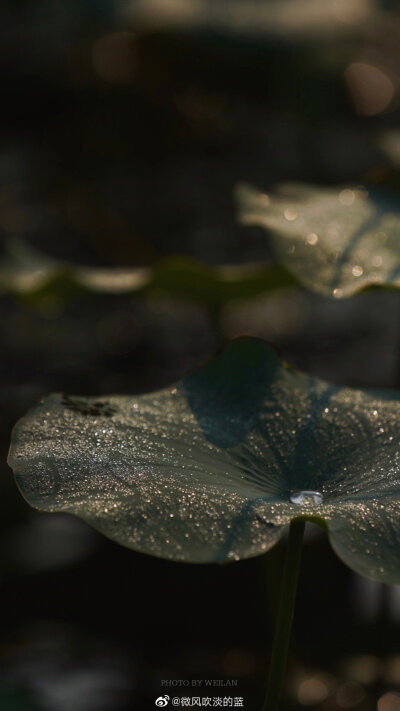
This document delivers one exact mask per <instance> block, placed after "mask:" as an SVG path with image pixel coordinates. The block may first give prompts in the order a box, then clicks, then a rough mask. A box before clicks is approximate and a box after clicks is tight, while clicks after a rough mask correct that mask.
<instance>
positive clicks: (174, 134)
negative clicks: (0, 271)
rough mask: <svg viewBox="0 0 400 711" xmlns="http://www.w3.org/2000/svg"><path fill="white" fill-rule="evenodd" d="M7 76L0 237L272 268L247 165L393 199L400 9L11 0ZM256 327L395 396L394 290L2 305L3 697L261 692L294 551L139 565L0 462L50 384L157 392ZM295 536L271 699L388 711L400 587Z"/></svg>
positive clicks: (399, 628)
mask: <svg viewBox="0 0 400 711" xmlns="http://www.w3.org/2000/svg"><path fill="white" fill-rule="evenodd" d="M0 67H1V71H0V76H1V80H0V81H1V112H0V234H1V246H2V249H3V250H4V251H7V250H8V251H10V249H11V250H12V249H13V248H15V247H18V246H20V245H21V241H22V243H26V244H28V245H30V246H31V247H34V248H35V249H37V250H39V251H40V252H42V253H43V254H45V255H48V256H51V257H54V258H58V259H62V260H67V261H69V262H73V263H76V264H80V265H82V264H83V265H92V266H102V267H107V266H109V267H115V266H123V267H130V266H133V267H134V266H139V265H149V266H151V265H153V264H156V263H157V262H158V261H159V260H160V259H162V258H163V257H165V256H167V255H187V256H191V257H193V258H195V259H197V260H201V261H203V262H206V263H210V264H220V263H221V264H227V263H230V264H232V263H237V264H240V263H247V262H255V261H267V260H268V259H270V258H271V250H270V247H269V244H268V236H267V234H266V233H265V232H264V231H262V230H261V229H258V228H249V227H247V228H244V227H240V226H239V225H238V224H237V222H236V219H235V209H234V204H233V198H232V191H233V187H234V185H235V184H236V183H237V182H238V181H243V180H246V181H248V182H250V183H252V184H255V185H256V186H259V187H261V188H263V189H270V188H273V186H274V185H275V184H276V183H279V181H282V180H303V181H308V182H311V183H315V184H319V185H342V184H345V183H350V184H352V185H358V184H364V185H374V186H379V187H382V188H389V189H390V190H391V191H392V192H393V193H394V194H396V193H399V196H400V127H399V125H398V122H399V110H400V10H399V4H398V3H397V2H391V1H390V0H381V1H380V2H379V1H378V0H258V1H257V0H136V1H135V0H114V1H112V0H96V1H95V0H68V2H62V1H61V0H52V1H50V0H19V2H18V3H16V2H14V1H13V0H8V1H7V0H3V2H2V3H1V6H0ZM244 332H245V333H250V334H253V335H258V336H261V337H264V338H266V339H268V340H269V341H271V342H272V343H274V344H275V345H276V346H278V347H279V348H280V349H281V351H282V353H283V355H284V357H285V359H286V360H288V361H290V362H292V363H294V364H296V365H298V366H299V367H301V368H303V369H306V370H307V371H309V372H311V373H314V374H316V375H319V376H322V377H324V378H327V379H329V380H331V381H333V382H335V383H338V384H346V385H352V386H362V387H364V386H365V387H368V386H371V387H377V386H379V387H381V386H384V387H400V347H399V346H400V295H399V294H397V293H395V292H393V293H391V292H384V291H382V292H379V291H376V292H371V293H368V294H364V295H361V296H358V297H355V298H354V299H352V300H348V301H346V300H342V301H340V302H338V301H335V302H334V301H330V300H329V299H325V298H322V297H318V296H315V295H312V294H309V293H306V292H300V291H294V290H288V289H286V290H278V291H275V292H274V293H273V294H266V295H261V296H260V297H257V298H254V299H252V300H246V299H236V300H235V301H232V302H230V303H227V304H226V305H225V306H224V307H223V308H222V309H221V310H220V311H219V312H218V313H217V314H216V313H215V312H210V311H208V310H207V308H205V307H202V306H201V304H193V303H190V302H188V301H184V300H182V301H180V300H177V299H172V298H171V297H168V296H167V295H166V294H164V293H163V292H162V291H155V292H154V293H152V294H150V295H147V296H146V298H142V299H138V298H133V297H132V296H128V295H126V296H123V295H120V296H112V297H111V296H106V295H104V296H101V295H96V296H95V295H90V294H87V295H85V296H80V297H77V296H76V295H75V296H74V298H71V296H70V295H69V294H68V293H65V294H63V292H62V290H61V291H59V292H58V293H57V294H56V295H52V296H47V297H46V298H43V299H41V300H39V301H38V300H37V299H30V297H29V294H27V295H26V296H25V297H24V298H16V297H11V296H10V295H8V294H7V293H4V294H2V295H1V297H0V333H1V349H0V377H1V379H2V388H1V403H0V404H1V407H0V417H1V430H0V432H1V453H2V454H1V462H2V463H1V474H2V475H1V479H0V487H1V502H2V505H1V512H2V515H1V518H0V527H1V531H0V533H1V538H0V553H1V555H0V615H1V620H0V709H1V711H132V710H135V711H136V709H137V710H140V711H144V710H145V709H147V708H149V709H150V708H153V707H154V700H155V698H156V697H157V696H159V695H160V694H161V693H170V690H168V689H166V688H164V687H162V686H161V680H165V679H167V680H173V679H192V678H195V679H237V680H238V686H237V687H235V688H234V689H233V690H232V689H228V690H227V691H226V694H227V695H234V696H236V695H238V696H239V695H240V696H243V697H244V707H245V708H247V709H251V710H254V711H256V710H257V709H259V708H260V706H261V700H262V697H263V688H264V683H265V673H266V669H267V665H268V653H269V650H270V647H271V641H272V632H273V621H274V616H275V611H276V601H277V594H278V583H279V576H280V569H281V561H282V551H283V546H278V547H277V548H276V549H274V551H273V552H271V554H270V555H269V556H267V557H266V558H258V559H253V560H248V561H243V562H240V563H235V564H230V565H228V566H222V567H218V566H204V567H203V566H199V567H197V566H191V565H183V564H173V563H168V562H165V561H162V560H157V559H152V558H149V557H146V556H143V555H140V554H137V553H134V552H131V551H128V550H125V549H123V548H120V547H118V546H117V545H115V544H113V543H111V542H109V541H107V540H105V539H104V538H102V537H101V536H100V535H98V534H97V533H95V532H94V531H91V530H90V529H89V528H88V527H87V526H85V525H84V524H82V523H80V522H79V521H77V520H74V519H72V518H70V517H68V516H62V515H57V516H51V515H44V514H39V513H36V512H34V511H32V510H30V509H29V507H28V506H27V505H26V504H25V503H24V501H23V500H22V499H21V497H20V495H19V493H18V491H17V489H16V487H15V485H14V482H13V479H12V474H11V472H10V470H9V469H8V468H7V465H6V463H5V462H6V456H7V449H8V443H9V438H10V431H11V428H12V426H13V424H14V423H15V422H16V420H17V419H18V418H19V417H21V416H22V415H23V414H24V413H25V411H26V410H27V409H28V408H29V407H30V406H31V405H32V404H33V403H34V402H35V401H36V400H37V399H38V398H39V397H40V396H41V395H42V394H44V393H47V392H49V391H52V390H56V391H66V392H68V393H72V394H86V395H100V394H107V393H108V394H109V393H130V392H132V393H133V392H142V391H145V390H151V389H156V388H160V387H162V386H164V385H167V384H169V383H171V382H172V381H173V380H175V379H177V378H179V377H181V376H182V375H183V374H184V373H185V372H186V371H187V370H188V369H189V368H190V367H192V366H193V365H194V364H196V363H198V362H199V361H201V360H202V359H203V358H205V357H206V356H208V355H209V354H210V353H212V352H213V351H215V350H216V349H217V348H218V347H219V346H220V345H221V344H222V343H223V341H224V340H225V339H227V338H230V337H233V336H235V335H237V334H240V333H244ZM308 529H309V530H308ZM308 529H307V541H306V546H305V550H304V560H303V566H302V573H301V579H300V585H299V595H298V604H297V611H296V619H295V625H294V633H293V644H292V656H291V661H290V665H289V671H288V683H287V689H286V698H285V701H284V705H283V709H285V711H294V710H298V709H300V708H309V707H310V708H314V709H316V710H317V711H337V709H355V710H356V711H372V710H373V709H376V708H377V700H378V699H380V701H379V706H378V708H379V711H398V709H400V696H398V695H397V692H398V693H400V646H399V639H400V591H399V590H398V588H388V587H385V586H380V585H378V584H375V583H372V582H369V581H367V580H364V579H361V578H359V577H357V576H356V575H355V574H353V573H352V572H351V571H350V570H349V569H347V568H346V567H345V566H344V565H343V564H342V563H341V562H340V561H339V560H338V559H337V558H336V557H335V556H334V554H333V552H332V551H331V549H330V547H329V545H328V543H327V540H326V538H325V537H324V535H322V533H320V532H319V530H318V529H316V528H315V527H313V526H311V525H309V526H308ZM178 691H179V695H180V692H181V691H182V695H183V694H184V690H182V689H180V688H179V689H177V695H178ZM222 691H223V690H222ZM213 694H214V695H224V694H222V693H221V690H220V689H216V690H214V691H213ZM171 695H173V694H171ZM187 695H196V694H195V692H193V693H192V692H190V693H187ZM201 695H203V694H201ZM204 695H206V694H204Z"/></svg>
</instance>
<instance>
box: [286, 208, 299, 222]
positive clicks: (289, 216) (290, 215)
mask: <svg viewBox="0 0 400 711" xmlns="http://www.w3.org/2000/svg"><path fill="white" fill-rule="evenodd" d="M283 214H284V216H285V218H286V220H289V222H292V221H293V220H295V219H296V217H297V212H296V210H293V208H291V207H287V208H286V210H285V211H284V213H283Z"/></svg>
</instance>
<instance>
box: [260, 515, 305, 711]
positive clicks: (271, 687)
mask: <svg viewBox="0 0 400 711" xmlns="http://www.w3.org/2000/svg"><path fill="white" fill-rule="evenodd" d="M304 527H305V521H301V520H297V521H292V522H291V524H290V527H289V539H288V542H287V549H286V557H285V565H284V569H283V575H282V583H281V594H280V601H279V609H278V618H277V621H276V628H275V637H274V643H273V647H272V655H271V663H270V668H269V675H268V684H267V693H266V696H265V701H264V706H263V709H262V711H278V708H279V701H280V698H281V694H282V688H283V682H284V679H285V673H286V666H287V658H288V651H289V642H290V634H291V631H292V621H293V612H294V605H295V600H296V590H297V580H298V577H299V570H300V561H301V551H302V548H303V535H304Z"/></svg>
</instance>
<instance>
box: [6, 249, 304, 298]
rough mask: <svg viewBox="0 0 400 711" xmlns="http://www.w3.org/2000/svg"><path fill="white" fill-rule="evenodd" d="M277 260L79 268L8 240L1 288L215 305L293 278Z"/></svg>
mask: <svg viewBox="0 0 400 711" xmlns="http://www.w3.org/2000/svg"><path fill="white" fill-rule="evenodd" d="M293 281H294V280H293V276H292V275H291V274H288V273H287V271H286V270H285V268H284V267H281V266H280V265H279V264H247V265H221V266H209V265H207V264H202V263H200V262H197V261H196V260H194V259H191V258H189V257H169V258H166V259H163V260H160V261H159V262H158V263H157V264H155V265H154V266H152V267H136V268H130V269H119V268H112V267H109V268H98V267H84V266H78V265H75V264H71V263H69V262H64V261H61V260H56V259H52V258H49V257H47V256H44V255H42V254H41V253H40V252H38V251H36V250H33V249H32V248H31V247H30V246H29V245H27V244H26V243H25V242H15V243H10V245H9V249H8V254H7V256H6V257H5V259H3V262H2V264H1V265H0V293H1V292H3V293H11V294H15V295H22V296H28V297H30V298H31V299H34V300H35V299H36V300H39V302H40V299H41V298H43V297H44V296H47V295H49V294H50V295H54V294H55V295H61V296H73V295H80V294H82V293H92V294H96V293H97V294H115V295H117V294H131V295H132V296H135V295H138V296H140V295H146V294H148V293H151V292H154V291H160V290H161V291H163V292H164V293H167V294H169V295H170V296H173V297H179V298H183V299H188V300H191V301H195V302H200V303H202V304H204V305H207V306H209V307H218V306H220V305H222V304H223V303H224V302H226V301H228V300H230V299H234V298H239V297H246V296H247V297H251V296H255V295H258V294H260V293H262V292H265V291H269V290H271V289H275V288H277V287H281V286H288V285H290V284H292V283H293Z"/></svg>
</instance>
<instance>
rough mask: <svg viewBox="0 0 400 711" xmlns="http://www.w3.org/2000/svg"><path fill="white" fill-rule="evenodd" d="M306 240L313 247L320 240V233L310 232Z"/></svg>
mask: <svg viewBox="0 0 400 711" xmlns="http://www.w3.org/2000/svg"><path fill="white" fill-rule="evenodd" d="M306 242H307V244H309V245H311V247H313V246H314V245H315V244H317V242H318V235H316V234H315V232H310V234H309V235H308V236H307V239H306Z"/></svg>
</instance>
